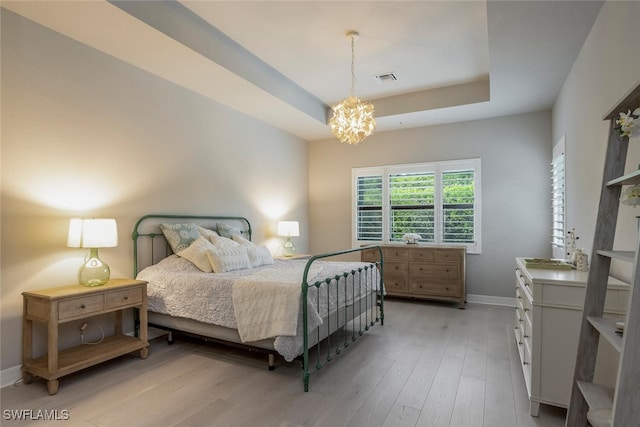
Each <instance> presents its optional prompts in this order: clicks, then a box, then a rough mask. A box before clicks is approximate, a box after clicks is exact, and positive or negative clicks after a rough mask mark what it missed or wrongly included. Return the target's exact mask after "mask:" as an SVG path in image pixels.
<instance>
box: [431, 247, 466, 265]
mask: <svg viewBox="0 0 640 427" xmlns="http://www.w3.org/2000/svg"><path fill="white" fill-rule="evenodd" d="M461 257H462V251H459V250H456V249H440V250H439V251H437V252H436V253H435V259H436V261H444V262H459V261H460V258H461Z"/></svg>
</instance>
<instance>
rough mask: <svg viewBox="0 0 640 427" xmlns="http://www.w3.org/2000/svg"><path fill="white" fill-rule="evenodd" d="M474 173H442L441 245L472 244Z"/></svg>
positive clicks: (468, 171)
mask: <svg viewBox="0 0 640 427" xmlns="http://www.w3.org/2000/svg"><path fill="white" fill-rule="evenodd" d="M474 185H475V172H474V171H473V170H466V171H455V172H443V173H442V211H443V234H442V242H443V243H473V242H474V236H475V233H474V224H475V212H474V206H475V188H474Z"/></svg>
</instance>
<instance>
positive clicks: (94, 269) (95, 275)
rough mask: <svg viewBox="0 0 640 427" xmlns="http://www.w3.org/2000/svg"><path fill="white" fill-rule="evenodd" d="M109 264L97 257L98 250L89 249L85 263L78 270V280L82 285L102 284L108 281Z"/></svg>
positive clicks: (109, 273)
mask: <svg viewBox="0 0 640 427" xmlns="http://www.w3.org/2000/svg"><path fill="white" fill-rule="evenodd" d="M110 275H111V271H110V269H109V266H108V265H107V264H106V263H104V262H102V260H101V259H100V258H98V250H97V249H91V252H90V253H89V256H88V258H86V259H85V263H84V264H83V265H82V266H81V267H80V270H78V282H80V284H81V285H82V286H102V285H104V284H105V283H107V282H108V281H109V276H110Z"/></svg>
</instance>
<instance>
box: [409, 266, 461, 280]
mask: <svg viewBox="0 0 640 427" xmlns="http://www.w3.org/2000/svg"><path fill="white" fill-rule="evenodd" d="M409 270H410V272H411V276H412V277H431V278H437V279H452V280H457V279H458V278H459V277H460V272H459V268H458V265H457V264H453V263H422V262H412V263H411V264H410V266H409Z"/></svg>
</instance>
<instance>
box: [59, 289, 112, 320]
mask: <svg viewBox="0 0 640 427" xmlns="http://www.w3.org/2000/svg"><path fill="white" fill-rule="evenodd" d="M103 309H104V296H103V295H102V294H100V295H91V296H86V297H80V298H73V299H68V300H65V301H60V303H59V304H58V320H64V319H71V318H74V317H82V316H84V315H89V314H92V313H95V312H97V311H101V310H103Z"/></svg>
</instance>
